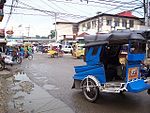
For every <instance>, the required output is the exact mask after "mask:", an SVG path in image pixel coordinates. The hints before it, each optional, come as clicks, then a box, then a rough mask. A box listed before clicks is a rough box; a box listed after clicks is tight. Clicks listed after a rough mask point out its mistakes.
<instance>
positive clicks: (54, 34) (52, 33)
mask: <svg viewBox="0 0 150 113" xmlns="http://www.w3.org/2000/svg"><path fill="white" fill-rule="evenodd" d="M50 36H51V38H54V37H55V36H56V30H51V33H50Z"/></svg>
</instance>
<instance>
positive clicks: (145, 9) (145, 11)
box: [143, 0, 149, 28]
mask: <svg viewBox="0 0 150 113" xmlns="http://www.w3.org/2000/svg"><path fill="white" fill-rule="evenodd" d="M143 3H144V18H145V27H146V28H148V25H149V21H148V16H149V15H148V13H149V0H144V2H143Z"/></svg>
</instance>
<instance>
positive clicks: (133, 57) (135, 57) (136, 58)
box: [128, 53, 145, 61]
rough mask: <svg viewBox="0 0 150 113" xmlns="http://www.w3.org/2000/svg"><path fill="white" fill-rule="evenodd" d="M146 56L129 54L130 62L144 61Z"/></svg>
mask: <svg viewBox="0 0 150 113" xmlns="http://www.w3.org/2000/svg"><path fill="white" fill-rule="evenodd" d="M144 59H145V54H130V53H129V54H128V61H143V60H144Z"/></svg>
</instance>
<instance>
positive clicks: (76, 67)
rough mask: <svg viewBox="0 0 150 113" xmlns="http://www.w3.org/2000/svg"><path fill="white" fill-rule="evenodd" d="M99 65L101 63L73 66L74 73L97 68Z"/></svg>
mask: <svg viewBox="0 0 150 113" xmlns="http://www.w3.org/2000/svg"><path fill="white" fill-rule="evenodd" d="M100 66H102V65H84V66H75V67H74V68H75V72H76V73H80V72H83V71H87V70H91V69H94V68H98V67H100Z"/></svg>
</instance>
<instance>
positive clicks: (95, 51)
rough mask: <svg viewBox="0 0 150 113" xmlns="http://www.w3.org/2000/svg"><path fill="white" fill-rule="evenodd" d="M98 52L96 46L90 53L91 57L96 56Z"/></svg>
mask: <svg viewBox="0 0 150 113" xmlns="http://www.w3.org/2000/svg"><path fill="white" fill-rule="evenodd" d="M97 51H98V46H96V47H94V49H93V52H92V56H94V55H96V53H97Z"/></svg>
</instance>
